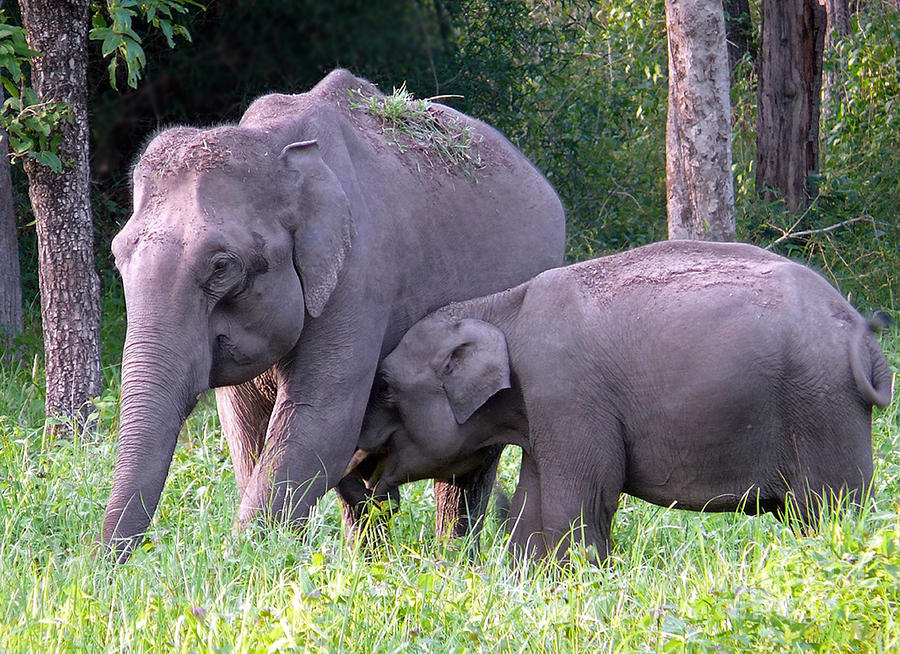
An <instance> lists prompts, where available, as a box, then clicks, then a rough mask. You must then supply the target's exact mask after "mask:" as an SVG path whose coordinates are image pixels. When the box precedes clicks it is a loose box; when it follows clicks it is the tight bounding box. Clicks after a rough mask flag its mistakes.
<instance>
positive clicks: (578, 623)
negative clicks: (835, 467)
mask: <svg viewBox="0 0 900 654" xmlns="http://www.w3.org/2000/svg"><path fill="white" fill-rule="evenodd" d="M885 346H886V349H887V350H888V352H889V356H890V359H891V362H892V365H893V366H894V367H895V369H896V367H897V365H898V363H900V335H898V334H897V333H896V332H895V333H894V334H893V336H891V337H890V338H887V339H886V343H885ZM109 372H110V375H109V376H110V377H111V378H113V379H115V377H116V374H115V372H116V371H115V367H112V368H111V369H110V371H109ZM41 382H42V380H41V379H40V371H39V369H37V368H34V367H32V366H30V365H24V366H19V367H17V368H15V369H11V370H10V369H5V370H3V371H2V374H0V597H2V598H3V599H4V601H3V602H0V651H3V652H48V653H49V652H70V651H91V652H94V651H96V652H102V651H110V652H120V651H128V652H169V651H172V652H218V651H225V652H230V651H237V652H281V651H311V652H334V651H354V652H401V651H403V652H406V651H412V652H420V651H421V652H431V651H434V652H479V651H491V652H578V651H590V652H635V651H637V652H641V651H647V652H651V651H652V652H657V651H666V652H667V651H679V652H680V651H692V652H693V651H704V652H705V651H728V652H731V651H759V652H771V651H794V650H797V651H799V650H818V651H857V652H889V651H898V649H900V617H898V616H900V502H898V499H897V498H898V497H900V442H898V441H900V408H898V404H900V403H898V401H897V400H895V402H894V404H893V405H892V406H891V407H890V408H888V409H886V410H883V411H880V412H878V413H877V414H876V417H875V420H874V426H873V443H874V449H875V463H876V476H875V483H874V491H873V494H872V498H871V501H870V503H869V506H868V508H867V510H865V511H864V512H862V513H860V514H842V515H826V516H824V518H823V522H822V526H821V528H820V529H819V531H818V532H817V533H816V534H814V535H804V534H802V533H797V532H794V531H792V530H791V529H790V528H788V527H786V526H784V525H783V524H781V523H780V522H778V521H776V520H775V519H773V518H771V517H768V516H764V517H749V516H745V515H740V514H717V515H702V514H697V513H689V512H681V511H676V510H669V509H663V508H660V507H655V506H651V505H648V504H645V503H643V502H640V501H638V500H635V499H633V498H627V497H625V498H623V501H622V504H621V508H620V510H619V512H618V514H617V517H616V520H615V524H614V526H613V536H614V540H615V543H614V549H613V554H612V557H611V561H610V563H609V565H607V566H605V567H603V568H600V569H598V568H595V567H592V566H591V565H590V564H588V563H586V562H585V561H583V560H582V559H580V558H579V557H577V556H576V558H575V561H574V563H573V565H572V566H571V567H570V568H568V569H565V570H560V569H557V568H553V567H552V566H532V567H530V568H527V569H526V568H522V567H520V566H518V565H517V564H515V563H514V562H512V561H511V560H510V559H509V557H508V556H507V554H506V552H505V537H504V535H503V534H502V532H501V530H499V529H498V527H497V525H496V524H493V523H491V524H489V526H488V529H487V534H486V537H485V539H484V541H483V545H484V547H483V548H482V553H481V554H480V555H479V556H478V557H477V558H476V559H475V560H471V559H470V558H469V556H468V554H467V553H466V551H465V550H464V548H463V547H461V546H460V544H459V543H447V542H441V541H438V540H436V539H435V537H434V527H433V525H434V517H433V516H434V513H433V504H432V502H431V499H430V489H429V487H428V485H427V484H413V485H410V486H408V487H406V488H404V489H403V506H402V508H401V509H400V510H399V511H398V512H396V513H395V514H394V515H393V516H392V517H391V518H390V521H391V529H390V536H389V538H388V541H387V543H385V545H384V547H383V548H381V549H380V550H378V551H377V552H375V553H373V554H370V555H369V556H364V555H363V554H361V553H360V552H358V551H356V550H354V549H353V548H352V547H350V546H348V544H346V543H345V542H344V540H343V536H342V530H341V526H340V521H339V517H338V513H339V512H338V510H337V507H336V505H335V504H336V501H335V499H334V498H333V496H331V495H329V496H326V497H325V498H324V499H323V500H322V501H321V502H320V505H319V507H318V510H317V512H316V513H315V515H314V516H313V518H312V520H311V524H310V528H309V529H308V530H307V531H306V532H305V533H304V534H303V535H301V536H297V535H294V534H291V533H288V532H282V531H275V532H273V533H269V534H267V535H265V536H263V537H257V538H251V537H248V536H247V535H244V534H233V533H232V525H233V520H234V517H235V506H236V502H237V497H236V490H235V483H234V479H233V473H232V468H231V463H230V459H229V457H228V452H227V447H226V445H225V442H224V440H223V438H222V436H221V433H220V431H219V426H218V422H217V419H216V417H215V410H214V406H213V404H212V402H211V400H210V398H206V399H205V400H204V401H203V402H202V403H201V404H200V406H199V407H198V408H197V410H195V412H194V413H193V415H192V416H191V417H190V419H189V420H188V422H187V424H186V426H185V428H184V430H183V432H182V434H181V437H180V443H179V447H178V448H177V449H176V453H175V459H174V461H173V464H172V468H171V472H170V474H169V479H168V483H167V486H166V489H165V491H164V493H163V497H162V501H161V503H160V507H159V510H158V511H157V515H156V517H155V519H154V521H153V523H152V526H151V529H150V532H149V534H148V538H147V541H146V543H145V544H144V545H143V546H142V547H141V548H140V549H138V551H137V552H136V553H135V555H134V556H133V557H132V559H131V560H130V561H129V562H128V563H127V564H125V565H122V566H118V567H117V566H113V565H112V564H111V563H110V562H109V561H108V560H106V559H105V558H104V557H103V556H97V555H96V554H95V550H94V546H93V539H94V536H95V534H96V532H97V529H98V527H99V524H100V521H101V518H102V513H103V509H104V505H105V502H106V499H107V494H108V492H109V488H110V484H111V479H112V477H111V472H112V469H113V466H114V456H115V429H116V402H115V398H116V397H117V396H118V389H117V388H116V387H113V388H112V389H111V390H110V391H109V393H108V394H107V396H105V397H104V398H102V399H101V400H100V401H99V402H98V406H97V411H98V419H99V425H100V433H99V435H98V436H97V437H95V438H93V439H86V438H81V437H76V438H75V439H73V440H67V441H55V440H50V439H49V438H48V437H47V436H46V435H45V433H44V430H43V429H42V420H43V415H42V404H41V403H42V392H41V385H42V384H41ZM514 458H515V453H514V452H511V453H509V454H508V455H505V458H504V462H503V469H502V471H501V477H502V479H503V482H504V483H505V484H506V485H507V487H511V484H512V483H513V482H514V479H515V470H514V463H515V461H514Z"/></svg>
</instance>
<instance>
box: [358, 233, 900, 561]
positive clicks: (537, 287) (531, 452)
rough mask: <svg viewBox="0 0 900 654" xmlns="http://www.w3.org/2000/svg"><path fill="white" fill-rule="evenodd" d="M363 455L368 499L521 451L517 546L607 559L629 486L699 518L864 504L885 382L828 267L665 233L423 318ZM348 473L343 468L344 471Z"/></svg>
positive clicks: (882, 363)
mask: <svg viewBox="0 0 900 654" xmlns="http://www.w3.org/2000/svg"><path fill="white" fill-rule="evenodd" d="M380 378H381V389H380V391H379V396H378V397H377V398H376V399H375V400H374V401H373V402H372V404H371V405H370V407H369V410H368V413H367V416H366V421H365V424H364V428H363V434H362V437H361V440H360V449H359V450H358V452H357V454H356V455H355V456H354V458H353V460H352V461H353V463H354V464H355V463H357V462H361V461H365V462H366V464H367V466H366V470H367V471H369V473H368V476H367V482H368V483H369V484H370V485H372V486H374V488H375V492H376V493H377V492H379V491H381V490H382V489H384V488H388V487H392V486H395V485H397V484H402V483H404V482H406V481H410V480H415V479H420V478H425V477H437V478H448V477H450V476H452V475H453V474H465V473H466V472H467V471H468V470H469V469H471V468H472V467H473V466H477V465H479V457H480V456H481V453H482V451H483V450H484V448H489V447H494V446H497V445H498V444H503V443H511V444H514V445H517V446H519V447H521V448H522V463H521V470H520V472H519V483H518V487H517V488H516V492H515V496H514V498H513V503H512V507H511V511H510V523H511V530H512V532H511V536H510V547H511V549H512V550H514V551H515V552H516V553H518V554H519V555H520V556H530V557H535V558H543V557H546V556H548V555H555V556H556V557H559V558H561V559H565V558H566V556H567V552H568V549H569V547H570V545H571V543H573V542H577V543H580V544H583V545H585V546H587V547H588V548H592V549H593V548H595V551H596V558H597V560H598V561H599V560H603V559H605V558H606V557H607V556H608V554H609V547H610V545H609V537H610V524H611V520H612V517H613V514H614V513H615V511H616V508H617V504H618V500H619V495H620V494H621V493H623V492H625V493H629V494H631V495H634V496H637V497H639V498H642V499H644V500H647V501H649V502H653V503H656V504H659V505H662V506H671V505H674V506H676V507H678V508H684V509H692V510H698V511H700V510H702V511H733V510H743V511H745V512H748V513H763V512H773V513H775V514H777V515H779V516H784V515H785V514H786V513H790V512H791V511H789V510H788V509H787V507H788V506H790V507H792V509H793V510H794V511H795V513H796V516H797V518H798V519H799V520H800V521H801V524H807V525H814V523H815V522H816V520H817V518H818V515H819V513H820V509H821V508H822V507H823V506H825V505H831V506H846V505H847V504H850V505H852V504H858V503H859V502H860V501H861V500H862V498H863V497H864V495H865V493H866V489H867V487H868V485H869V483H870V481H871V479H872V445H871V415H872V406H873V405H878V406H886V405H887V404H888V403H889V402H890V399H891V384H892V374H891V371H890V368H889V367H888V364H887V361H886V360H885V357H884V353H883V352H882V350H881V347H880V345H879V344H878V342H877V340H876V339H875V337H874V335H873V333H872V328H871V327H870V325H869V323H868V322H867V321H866V320H865V319H864V318H863V317H862V316H860V314H859V313H858V312H857V311H856V310H855V309H854V308H853V307H852V306H851V305H850V304H849V303H848V302H847V301H846V300H845V299H844V298H843V297H842V296H841V294H840V293H839V292H838V291H836V290H835V289H834V288H833V287H832V286H831V285H830V284H828V282H826V281H825V280H824V279H823V278H822V277H821V276H820V275H818V274H817V273H815V272H813V271H812V270H810V269H808V268H806V267H804V266H801V265H799V264H797V263H793V262H791V261H789V260H788V259H785V258H782V257H780V256H777V255H775V254H772V253H770V252H767V251H765V250H762V249H759V248H757V247H754V246H751V245H744V244H738V243H704V242H697V241H669V242H663V243H657V244H653V245H648V246H645V247H641V248H637V249H635V250H632V251H629V252H626V253H623V254H617V255H613V256H609V257H604V258H600V259H595V260H592V261H586V262H583V263H579V264H575V265H571V266H567V267H563V268H558V269H555V270H550V271H547V272H544V273H542V274H540V275H538V276H537V277H535V278H534V279H532V280H531V281H529V282H526V283H524V284H522V285H520V286H517V287H515V288H511V289H510V290H507V291H504V292H500V293H497V294H494V295H489V296H487V297H483V298H478V299H474V300H469V301H464V302H460V303H457V304H452V305H450V306H447V307H445V308H443V309H440V310H438V311H437V312H435V313H434V314H432V315H430V316H428V317H427V318H425V319H423V320H421V321H420V322H418V323H417V324H415V325H414V326H413V327H412V328H411V329H410V330H409V332H407V333H406V335H404V337H403V339H402V340H401V341H400V344H399V345H398V347H397V348H396V349H395V350H394V351H393V352H392V353H391V354H390V355H389V356H388V357H387V358H386V359H385V360H384V362H383V364H382V366H381V374H380ZM348 472H349V471H348Z"/></svg>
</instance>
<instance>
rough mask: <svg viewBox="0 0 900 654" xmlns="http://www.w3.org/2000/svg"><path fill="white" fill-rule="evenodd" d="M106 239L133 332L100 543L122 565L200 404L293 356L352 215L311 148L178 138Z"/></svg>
mask: <svg viewBox="0 0 900 654" xmlns="http://www.w3.org/2000/svg"><path fill="white" fill-rule="evenodd" d="M133 181H134V213H133V215H132V217H131V218H130V220H129V221H128V222H127V224H126V225H125V226H124V228H123V229H122V230H121V232H120V233H119V234H118V235H117V236H116V238H115V239H114V241H113V246H112V249H113V253H114V255H115V259H116V266H117V268H118V269H119V271H120V273H121V276H122V281H123V283H124V287H125V301H126V307H127V318H128V327H127V333H126V338H125V349H124V352H123V361H122V406H121V421H120V425H121V426H120V434H119V450H118V458H117V461H116V469H115V476H114V480H113V487H112V492H111V494H110V499H109V503H108V506H107V509H106V516H105V519H104V525H103V532H102V534H101V538H102V541H103V542H105V543H108V544H109V545H110V546H111V547H113V548H114V549H116V550H117V551H119V552H120V553H121V554H122V556H123V557H124V556H127V555H128V553H129V551H130V549H131V548H132V547H133V546H134V544H135V543H136V542H137V538H138V537H139V536H140V535H141V533H142V532H143V531H144V530H145V529H146V527H147V525H148V524H149V521H150V518H151V516H152V515H153V513H154V511H155V509H156V505H157V502H158V500H159V496H160V493H161V491H162V487H163V485H164V483H165V478H166V475H167V473H168V468H169V464H170V462H171V459H172V454H173V451H174V448H175V442H176V439H177V436H178V432H179V431H180V428H181V425H182V423H183V421H184V419H185V418H186V416H187V415H188V414H189V413H190V411H191V410H192V408H193V406H194V404H195V402H196V398H197V395H198V394H199V393H201V392H203V391H205V390H207V389H209V388H211V387H217V386H224V385H233V384H238V383H242V382H245V381H247V380H249V379H252V378H253V377H255V376H256V375H259V374H260V373H262V372H263V371H265V370H267V369H268V368H270V367H272V366H273V365H275V364H276V363H277V362H279V361H280V360H282V359H283V358H285V357H287V356H289V354H290V353H291V351H292V349H293V348H294V347H295V345H296V343H297V341H298V339H299V338H300V334H301V331H302V329H303V326H304V320H305V317H306V314H308V315H309V317H311V318H315V317H317V316H319V314H321V313H322V311H323V310H324V309H325V305H326V303H327V302H328V299H329V296H330V295H331V294H332V291H333V290H334V288H335V286H336V284H337V281H338V274H339V272H340V270H341V268H342V265H343V262H344V260H345V258H346V256H347V255H348V252H349V248H350V240H351V233H352V219H351V212H350V205H349V202H348V200H347V197H346V195H345V193H344V191H343V188H342V186H341V183H340V181H339V179H338V177H337V176H336V175H335V173H334V172H333V171H332V169H331V168H329V166H328V165H327V164H326V163H325V161H324V160H323V159H322V156H321V154H320V151H319V146H318V145H317V143H316V142H315V141H302V142H295V143H290V144H289V145H287V146H284V145H283V143H278V142H277V140H276V139H275V138H274V137H272V136H271V135H269V134H268V133H266V132H264V131H263V130H254V129H249V128H243V127H220V128H215V129H211V130H197V129H188V128H176V129H170V130H167V131H165V132H162V133H161V134H159V135H158V136H156V138H154V139H153V141H151V143H150V144H149V146H148V147H147V149H146V150H145V152H144V154H143V155H142V157H141V159H140V161H139V163H138V165H137V167H136V168H135V171H134V180H133Z"/></svg>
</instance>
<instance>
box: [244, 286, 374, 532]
mask: <svg viewBox="0 0 900 654" xmlns="http://www.w3.org/2000/svg"><path fill="white" fill-rule="evenodd" d="M334 304H335V306H336V307H338V306H339V305H340V304H341V303H340V302H337V301H336V302H334ZM357 306H359V307H360V308H359V311H354V312H351V315H350V318H352V320H348V317H347V316H345V315H342V314H341V313H340V312H339V311H337V309H336V310H335V313H334V314H333V315H332V316H330V317H328V318H326V316H325V315H323V316H321V317H319V318H318V319H317V320H316V321H310V324H309V326H308V327H307V328H306V329H305V330H304V334H303V336H302V337H301V340H300V342H299V343H298V345H297V346H296V348H295V350H294V352H293V353H292V355H291V357H289V358H286V359H284V360H283V361H282V362H280V363H279V364H278V365H277V366H276V368H277V370H276V378H277V381H278V390H277V394H276V398H275V405H274V408H273V409H272V417H271V419H270V420H269V426H268V431H267V432H266V436H265V443H264V444H263V448H262V452H261V453H260V456H259V461H258V462H257V464H256V466H255V468H254V469H253V472H252V474H251V475H250V481H249V483H248V485H247V490H246V492H245V493H244V496H243V498H242V500H241V507H240V510H239V512H238V517H239V520H240V522H241V524H244V525H247V524H263V525H264V524H267V523H276V524H289V525H291V526H293V527H301V526H302V525H303V524H305V522H306V519H307V517H308V516H309V511H310V509H311V508H312V507H313V505H315V504H316V502H317V501H318V500H319V498H320V497H321V496H322V495H324V494H325V492H326V491H328V490H330V489H331V488H334V487H335V486H337V485H338V484H339V483H340V482H341V480H342V478H343V477H344V470H345V469H346V467H347V464H348V463H349V462H350V458H351V457H352V456H353V452H354V450H355V448H356V444H357V443H358V442H359V433H360V429H361V427H362V421H363V414H364V412H365V409H366V403H367V401H368V399H369V391H370V390H371V388H372V380H373V378H374V376H375V368H376V366H377V364H378V352H379V348H380V339H381V334H382V333H383V328H382V330H378V329H374V328H373V327H372V318H371V316H372V314H371V312H367V311H364V310H363V309H364V308H365V302H359V300H357ZM375 326H376V327H377V325H375Z"/></svg>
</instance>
